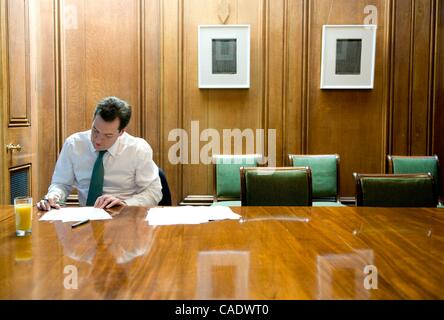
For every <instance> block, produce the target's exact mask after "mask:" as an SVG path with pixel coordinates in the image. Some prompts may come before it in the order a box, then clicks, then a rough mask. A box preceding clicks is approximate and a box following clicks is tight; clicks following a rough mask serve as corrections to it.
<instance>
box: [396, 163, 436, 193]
mask: <svg viewBox="0 0 444 320" xmlns="http://www.w3.org/2000/svg"><path fill="white" fill-rule="evenodd" d="M392 165H393V173H395V174H401V173H429V172H430V173H431V174H432V176H433V178H435V181H436V185H437V186H439V173H438V160H437V159H436V158H435V157H396V156H392Z"/></svg>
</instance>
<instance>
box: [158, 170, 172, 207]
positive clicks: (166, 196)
mask: <svg viewBox="0 0 444 320" xmlns="http://www.w3.org/2000/svg"><path fill="white" fill-rule="evenodd" d="M159 177H160V183H161V184H162V200H160V202H159V206H171V204H172V202H171V192H170V188H169V186H168V182H167V179H166V175H165V173H164V172H163V170H162V169H160V168H159Z"/></svg>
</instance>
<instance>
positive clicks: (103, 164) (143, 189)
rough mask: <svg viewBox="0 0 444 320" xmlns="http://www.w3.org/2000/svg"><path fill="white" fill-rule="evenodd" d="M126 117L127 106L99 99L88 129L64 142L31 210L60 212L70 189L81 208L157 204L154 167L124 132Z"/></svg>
mask: <svg viewBox="0 0 444 320" xmlns="http://www.w3.org/2000/svg"><path fill="white" fill-rule="evenodd" d="M130 118H131V107H130V106H129V105H128V103H127V102H125V101H123V100H120V99H119V98H116V97H108V98H105V99H103V100H102V101H100V102H99V104H98V105H97V107H96V111H95V112H94V120H93V123H92V128H91V130H88V131H84V132H78V133H75V134H73V135H71V136H70V137H68V138H67V139H66V141H65V143H64V145H63V148H62V151H61V152H60V155H59V158H58V160H57V163H56V167H55V170H54V174H53V176H52V182H51V185H50V186H49V189H48V193H47V194H46V196H45V197H44V199H43V200H41V201H39V202H38V203H37V207H38V208H39V209H40V210H50V209H51V208H60V203H63V202H64V201H65V200H66V198H67V197H68V195H69V194H70V192H71V189H72V187H73V186H75V187H76V188H77V190H78V193H79V203H80V205H81V206H85V205H87V206H92V205H94V207H96V208H102V209H103V208H111V207H113V206H117V205H134V206H149V205H157V204H158V203H159V201H160V200H161V198H162V191H161V190H162V186H161V183H160V178H159V168H158V167H157V165H156V164H155V163H154V161H153V151H152V149H151V147H150V145H149V144H148V143H147V142H146V141H145V140H144V139H142V138H137V137H133V136H131V135H129V134H128V133H127V132H126V127H127V125H128V123H129V120H130ZM96 167H97V170H96ZM99 168H100V169H99ZM96 171H97V172H101V178H99V181H100V183H97V180H98V178H97V176H98V175H97V172H96ZM92 181H93V182H92ZM90 183H91V186H93V185H94V187H91V188H90ZM93 189H94V190H93ZM97 189H99V191H97Z"/></svg>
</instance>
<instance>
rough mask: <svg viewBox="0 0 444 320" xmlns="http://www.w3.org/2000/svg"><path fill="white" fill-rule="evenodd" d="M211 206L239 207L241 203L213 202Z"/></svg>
mask: <svg viewBox="0 0 444 320" xmlns="http://www.w3.org/2000/svg"><path fill="white" fill-rule="evenodd" d="M211 206H212V207H213V206H223V207H240V206H241V202H240V201H219V202H214V203H213V204H212V205H211Z"/></svg>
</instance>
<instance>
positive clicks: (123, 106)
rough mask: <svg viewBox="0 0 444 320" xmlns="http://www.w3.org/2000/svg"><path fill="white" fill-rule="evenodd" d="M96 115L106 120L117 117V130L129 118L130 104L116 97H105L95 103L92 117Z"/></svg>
mask: <svg viewBox="0 0 444 320" xmlns="http://www.w3.org/2000/svg"><path fill="white" fill-rule="evenodd" d="M96 115H99V116H100V117H101V118H102V119H103V120H105V121H107V122H111V121H114V119H116V118H119V119H120V125H119V131H122V129H124V128H125V127H126V126H127V125H128V123H129V121H130V119H131V106H130V105H129V104H128V102H126V101H124V100H121V99H119V98H117V97H106V98H104V99H102V100H101V101H100V102H99V103H98V104H97V106H96V111H94V117H96Z"/></svg>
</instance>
